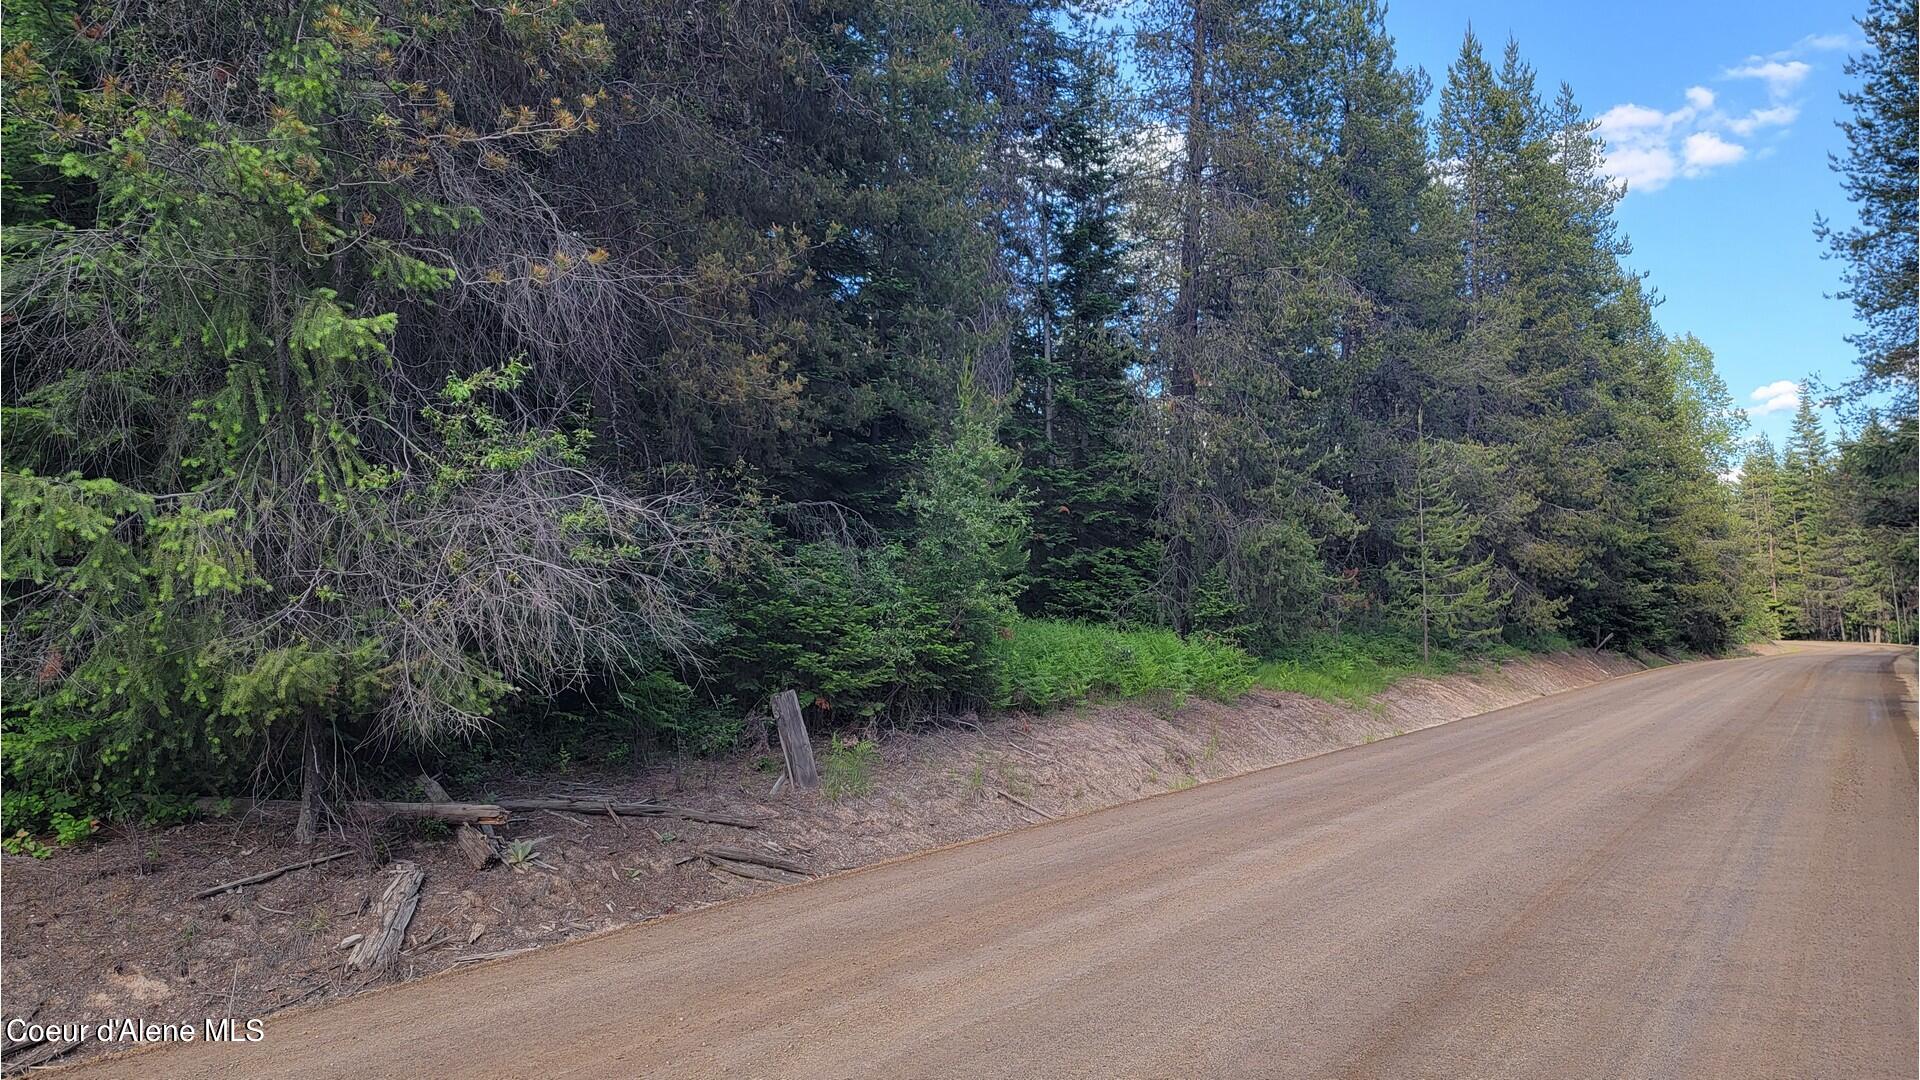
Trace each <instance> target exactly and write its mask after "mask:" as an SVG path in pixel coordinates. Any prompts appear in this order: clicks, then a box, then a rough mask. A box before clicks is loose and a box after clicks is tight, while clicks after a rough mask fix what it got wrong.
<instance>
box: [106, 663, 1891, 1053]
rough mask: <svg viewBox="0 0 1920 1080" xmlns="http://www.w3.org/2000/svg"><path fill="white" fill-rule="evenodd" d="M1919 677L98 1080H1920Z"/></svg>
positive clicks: (1738, 687) (982, 851)
mask: <svg viewBox="0 0 1920 1080" xmlns="http://www.w3.org/2000/svg"><path fill="white" fill-rule="evenodd" d="M1896 660H1898V662H1900V663H1906V664H1911V663H1912V654H1911V652H1901V651H1896V650H1891V649H1873V648H1869V647H1864V646H1863V647H1852V648H1848V647H1832V648H1814V649H1809V650H1806V651H1802V652H1794V653H1789V654H1786V655H1781V656H1774V657H1766V658H1755V659H1743V660H1730V661H1720V662H1715V663H1705V664H1694V665H1688V666H1685V667H1678V668H1666V669H1662V670H1658V671H1652V672H1647V673H1645V674H1641V675H1635V676H1630V677H1627V678H1623V679H1618V680H1615V681H1613V682H1610V683H1604V684H1601V685H1597V686H1593V687H1589V688H1587V689H1584V690H1577V691H1573V692H1571V693H1566V694H1561V695H1558V696H1555V697H1551V698H1545V699H1542V700H1539V701H1536V702H1533V703H1530V704H1527V705H1522V706H1518V707H1515V708H1511V709H1506V710H1503V711H1501V712H1497V713H1490V714H1487V715H1485V716H1481V717H1477V718H1474V719H1471V720H1464V721H1461V722H1459V723H1455V724H1451V725H1447V726H1444V727H1438V728H1433V729H1429V730H1426V731H1421V732H1417V733H1414V734H1412V735H1408V736H1405V737H1402V738H1397V739H1391V740H1387V741H1384V742H1379V743H1375V744H1373V745H1370V746H1363V747H1356V748H1354V749H1351V750H1346V751H1341V752H1339V753H1334V754H1328V755H1325V756H1322V757H1318V758H1313V759H1310V760H1307V761H1301V762H1295V763H1294V764H1291V765H1284V766H1280V767H1278V768H1274V769H1269V770H1266V771H1264V772H1258V773H1253V774H1250V775H1247V776H1243V777H1239V778H1237V779H1233V780H1227V781H1223V782H1221V783H1217V784H1209V785H1205V786H1202V787H1198V788H1194V789H1192V790H1188V791H1183V792H1178V793H1175V794H1171V795H1167V796H1164V797H1160V798H1154V799H1148V800H1145V801H1142V802H1136V803H1130V804H1127V805H1124V806H1120V807H1116V808H1114V809H1111V810H1107V811H1103V812H1100V813H1095V814H1090V815H1087V816H1084V817H1080V818H1075V819H1071V820H1067V821H1061V822H1056V823H1052V824H1049V825H1045V826H1042V827H1039V828H1034V829H1031V830H1026V831H1023V832H1018V833H1011V834H1006V835H1002V836H998V837H994V838H991V839H988V840H984V841H980V842H977V843H972V844H966V845H961V846H959V847H954V848H949V849H946V850H943V851H938V852H935V853H933V854H930V855H927V856H923V857H920V858H915V859H909V860H905V861H901V862H896V863H891V864H887V865H883V866H880V867H876V868H873V869H871V870H867V871H862V872H857V873H850V874H844V875H840V876H837V877H834V878H831V879H828V880H825V881H821V882H816V883H812V884H808V885H803V886H799V887H795V888H790V889H786V890H782V891H779V892H774V893H770V894H766V895H762V896H758V897H754V898H752V899H749V900H746V901H743V902H740V903H735V904H731V905H726V906H722V907H717V908H711V909H708V910H705V911H700V912H695V913H693V914H690V915H686V916H683V917H679V918H674V919H670V920H666V921H664V922H660V923H656V924H652V925H648V926H642V927H636V928H633V929H629V930H624V931H619V932H616V933H613V934H610V935H607V936H604V937H599V938H594V939H590V940H586V941H581V942H578V943H575V944H572V945H567V946H562V947H559V948H555V949H552V950H549V951H544V952H541V953H537V954H533V955H529V956H527V957H524V958H518V959H515V960H510V961H506V962H503V963H499V964H495V965H492V966H490V967H485V968H481V969H477V970H468V971H465V972H460V973H457V974H452V975H449V976H444V977H439V978H432V979H427V980H423V981H420V982H416V983H411V984H408V985H404V986H399V987H396V988H394V989H392V990H389V991H386V992H382V993H377V994H371V995H365V996H362V997H359V998H355V999H352V1000H349V1001H347V1002H344V1003H342V1004H339V1005H335V1006H332V1007H329V1008H323V1009H317V1010H313V1011H310V1012H305V1013H296V1014H292V1015H288V1016H285V1017H283V1018H279V1019H276V1020H272V1021H269V1022H268V1024H267V1028H266V1038H265V1040H264V1041H263V1042H261V1043H259V1044H255V1045H252V1046H232V1045H209V1044H191V1045H185V1046H171V1047H166V1048H162V1049H159V1050H157V1051H151V1052H139V1053H134V1054H131V1055H125V1056H120V1057H113V1058H105V1059H101V1060H98V1061H95V1062H92V1063H90V1064H88V1065H87V1066H86V1067H83V1068H81V1069H78V1070H76V1071H75V1072H74V1074H73V1075H76V1076H85V1077H107V1076H140V1077H176V1078H179V1077H215V1076H220V1077H239V1076H245V1077H255V1076H258V1077H267V1076H278V1077H302V1078H305V1077H342V1078H352V1080H363V1078H371V1077H385V1078H397V1077H541V1078H547V1077H596V1078H597V1077H885V1078H894V1077H915V1076H967V1077H1027V1076H1046V1077H1066V1076H1074V1077H1101V1078H1105V1077H1134V1076H1155V1077H1160V1076H1164V1077H1187V1076H1263V1077H1467V1076H1471V1077H1527V1078H1532V1077H1607V1078H1614V1077H1649V1078H1652V1077H1660V1078H1665V1077H1675V1078H1683V1077H1684V1078H1692V1077H1738V1078H1753V1077H1781V1078H1794V1080H1803V1078H1808V1077H1836V1078H1846V1080H1868V1078H1874V1077H1912V1076H1914V1075H1915V1056H1916V1043H1915V1008H1916V997H1915V964H1916V930H1915V921H1916V919H1915V897H1916V889H1917V888H1920V885H1917V883H1916V870H1915V845H1916V833H1915V765H1914V745H1913V735H1912V729H1911V728H1910V727H1909V726H1908V724H1907V719H1906V712H1907V710H1909V709H1911V707H1912V706H1911V704H1910V703H1903V701H1902V699H1901V695H1902V685H1901V683H1900V682H1898V681H1897V680H1896V679H1895V678H1894V676H1893V674H1892V667H1893V665H1894V663H1895V662H1896Z"/></svg>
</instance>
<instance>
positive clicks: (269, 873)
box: [193, 851, 353, 900]
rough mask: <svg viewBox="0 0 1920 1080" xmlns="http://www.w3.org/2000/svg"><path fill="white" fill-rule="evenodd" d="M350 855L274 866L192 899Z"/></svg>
mask: <svg viewBox="0 0 1920 1080" xmlns="http://www.w3.org/2000/svg"><path fill="white" fill-rule="evenodd" d="M351 854H353V852H352V851H336V852H334V853H333V854H331V855H322V856H320V857H319V858H317V859H303V860H301V861H300V862H297V863H288V864H287V865H285V866H276V867H274V868H273V869H271V870H263V871H261V872H260V873H258V874H250V875H248V876H246V877H243V878H235V879H233V880H232V881H223V882H221V883H220V884H218V885H215V886H213V887H212V888H208V889H201V890H200V891H199V892H197V893H194V894H193V898H194V899H195V900H205V899H206V898H207V897H209V896H218V895H219V894H221V893H223V892H227V891H229V890H232V889H238V888H241V887H243V886H246V885H258V884H260V883H261V882H263V881H272V880H273V879H274V878H277V877H279V876H280V875H281V874H286V873H291V872H293V871H295V870H305V869H306V868H307V867H309V866H319V865H320V864H321V863H330V862H332V861H333V860H335V859H344V858H346V857H347V856H349V855H351Z"/></svg>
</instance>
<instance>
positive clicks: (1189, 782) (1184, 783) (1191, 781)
mask: <svg viewBox="0 0 1920 1080" xmlns="http://www.w3.org/2000/svg"><path fill="white" fill-rule="evenodd" d="M1199 782H1200V781H1199V780H1198V779H1196V778H1195V777H1194V775H1193V774H1192V773H1188V774H1186V775H1185V776H1182V777H1178V778H1176V779H1175V780H1174V782H1173V783H1171V784H1168V785H1167V790H1168V791H1185V790H1187V789H1188V788H1190V787H1192V786H1193V785H1195V784H1197V783H1199Z"/></svg>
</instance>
